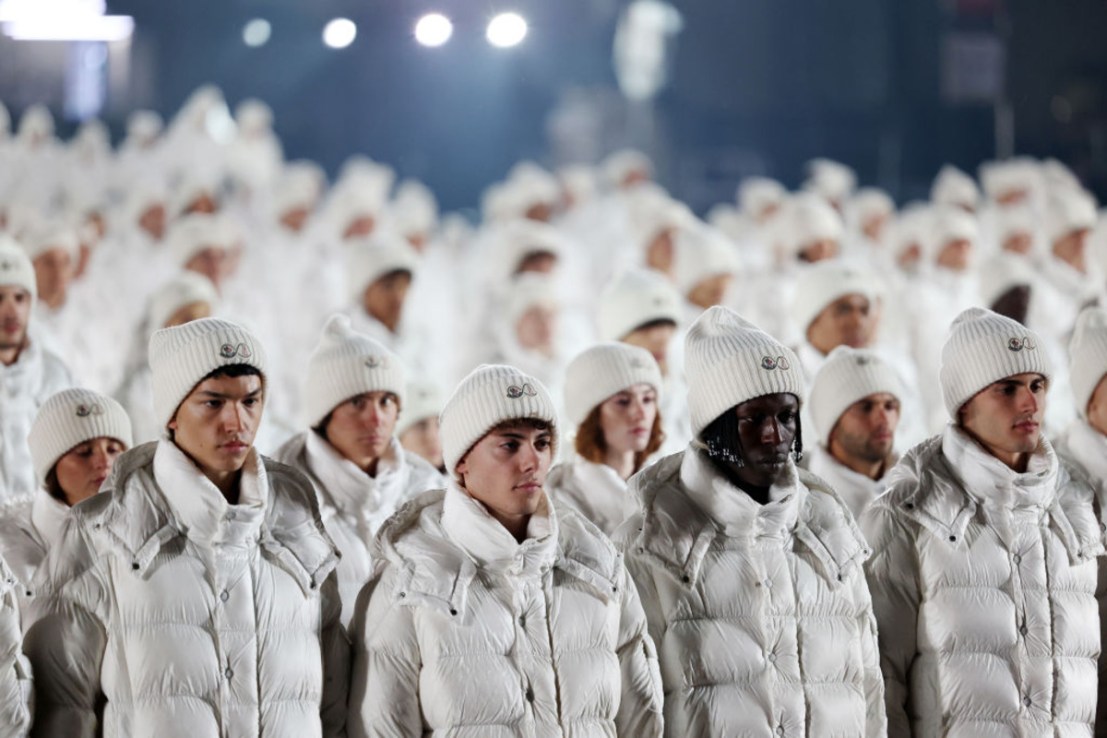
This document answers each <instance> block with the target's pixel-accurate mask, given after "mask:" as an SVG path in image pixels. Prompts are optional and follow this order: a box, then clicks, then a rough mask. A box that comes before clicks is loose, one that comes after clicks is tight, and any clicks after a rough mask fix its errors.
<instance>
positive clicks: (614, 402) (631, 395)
mask: <svg viewBox="0 0 1107 738" xmlns="http://www.w3.org/2000/svg"><path fill="white" fill-rule="evenodd" d="M656 418H657V390H655V389H654V388H653V387H652V386H650V385H648V384H645V383H641V382H640V383H638V384H635V385H631V386H630V387H627V388H626V389H625V390H623V391H622V392H619V393H617V394H614V395H612V396H611V397H609V398H607V399H606V400H604V401H603V402H602V403H601V404H600V430H602V431H603V440H604V444H605V445H606V446H607V448H608V450H609V451H611V452H614V453H619V454H622V453H641V452H642V451H645V450H646V447H647V446H649V445H650V433H651V431H652V430H653V422H654V420H655V419H656Z"/></svg>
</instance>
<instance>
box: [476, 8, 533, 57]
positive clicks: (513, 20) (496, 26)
mask: <svg viewBox="0 0 1107 738" xmlns="http://www.w3.org/2000/svg"><path fill="white" fill-rule="evenodd" d="M485 36H486V37H487V38H488V43H490V44H492V45H493V46H498V47H500V48H501V49H506V48H508V47H511V46H516V45H518V44H519V43H521V42H522V41H523V39H524V38H526V37H527V22H526V20H525V19H524V18H523V16H521V15H519V14H518V13H500V14H499V15H497V16H496V17H495V18H493V19H492V20H490V21H489V22H488V29H487V31H485Z"/></svg>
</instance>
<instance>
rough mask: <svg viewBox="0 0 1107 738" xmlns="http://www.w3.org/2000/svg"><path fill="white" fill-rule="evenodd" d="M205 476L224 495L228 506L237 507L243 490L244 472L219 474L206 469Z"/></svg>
mask: <svg viewBox="0 0 1107 738" xmlns="http://www.w3.org/2000/svg"><path fill="white" fill-rule="evenodd" d="M203 472H204V476H205V477H207V478H208V479H209V480H211V483H212V484H214V485H215V486H216V487H218V488H219V491H220V492H222V493H223V498H224V499H226V500H227V504H228V505H237V504H238V496H239V491H240V489H241V485H240V482H241V481H242V470H241V469H239V470H238V471H233V472H217V471H212V470H209V469H204V470H203Z"/></svg>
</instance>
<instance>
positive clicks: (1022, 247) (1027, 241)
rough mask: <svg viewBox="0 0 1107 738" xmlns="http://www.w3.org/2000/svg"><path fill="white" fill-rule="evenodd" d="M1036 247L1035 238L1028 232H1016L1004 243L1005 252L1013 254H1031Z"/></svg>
mask: <svg viewBox="0 0 1107 738" xmlns="http://www.w3.org/2000/svg"><path fill="white" fill-rule="evenodd" d="M1033 246H1034V238H1033V236H1031V234H1030V233H1028V232H1026V231H1016V232H1014V233H1012V234H1011V235H1009V236H1008V237H1007V238H1006V240H1004V242H1003V250H1004V251H1008V252H1010V253H1012V254H1023V255H1026V254H1029V253H1030V249H1031V248H1032V247H1033Z"/></svg>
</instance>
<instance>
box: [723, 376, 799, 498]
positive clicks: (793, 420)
mask: <svg viewBox="0 0 1107 738" xmlns="http://www.w3.org/2000/svg"><path fill="white" fill-rule="evenodd" d="M799 407H800V406H799V400H797V399H796V396H795V395H793V394H790V393H784V392H780V393H777V394H773V395H765V396H764V397H757V398H754V399H752V400H747V401H746V402H743V403H742V404H741V405H739V406H738V407H737V408H735V409H734V412H735V413H736V414H737V416H738V447H739V449H740V452H741V455H742V460H743V462H744V465H743V466H741V467H738V468H737V469H736V470H735V474H736V476H737V477H738V478H739V480H741V481H742V482H744V483H746V484H748V485H751V486H754V487H770V486H772V484H773V483H774V482H776V481H777V480H778V479H779V478H780V477H781V475H782V474H783V473H784V471H785V470H786V469H787V467H788V458H789V454H790V453H791V450H792V444H793V442H794V441H795V439H796V429H797V428H798V425H799Z"/></svg>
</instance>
